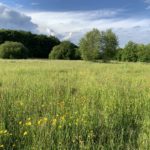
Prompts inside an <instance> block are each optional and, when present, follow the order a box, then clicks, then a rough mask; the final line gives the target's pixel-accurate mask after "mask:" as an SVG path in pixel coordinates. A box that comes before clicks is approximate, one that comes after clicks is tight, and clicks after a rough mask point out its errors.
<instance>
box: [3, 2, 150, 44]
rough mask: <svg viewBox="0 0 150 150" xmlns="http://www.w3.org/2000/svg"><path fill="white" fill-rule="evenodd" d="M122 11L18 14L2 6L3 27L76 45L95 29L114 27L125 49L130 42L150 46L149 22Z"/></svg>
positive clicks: (147, 19) (31, 12)
mask: <svg viewBox="0 0 150 150" xmlns="http://www.w3.org/2000/svg"><path fill="white" fill-rule="evenodd" d="M149 2H150V0H149ZM122 12H123V10H108V9H106V10H93V11H70V12H40V11H39V12H34V11H25V10H24V11H23V12H21V10H18V11H15V10H13V9H12V8H10V7H8V6H6V5H3V4H1V3H0V28H9V29H21V30H29V31H32V32H36V33H42V34H47V35H53V36H57V37H58V38H60V39H61V40H71V41H73V42H75V43H76V44H77V43H79V40H80V38H81V37H82V36H83V35H84V34H85V33H86V32H87V31H89V30H91V29H92V28H98V29H99V30H106V29H108V28H112V29H113V31H114V32H115V33H116V34H117V36H118V37H119V40H120V45H121V46H123V45H124V44H125V43H127V42H128V41H129V40H132V41H134V42H139V43H150V40H149V35H150V29H149V27H150V19H149V18H142V17H132V18H131V17H129V18H122V17H121V14H122Z"/></svg>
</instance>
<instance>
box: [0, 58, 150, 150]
mask: <svg viewBox="0 0 150 150" xmlns="http://www.w3.org/2000/svg"><path fill="white" fill-rule="evenodd" d="M0 104H1V105H0V149H6V150H13V149H14V150H22V149H23V150H49V149H63V150H64V149H68V150H70V149H93V150H95V149H101V150H136V149H140V150H148V149H150V142H149V141H150V65H149V64H142V63H141V64H140V63H120V64H115V63H114V64H101V63H91V62H83V61H42V60H32V61H31V60H28V61H7V60H5V61H3V60H0Z"/></svg>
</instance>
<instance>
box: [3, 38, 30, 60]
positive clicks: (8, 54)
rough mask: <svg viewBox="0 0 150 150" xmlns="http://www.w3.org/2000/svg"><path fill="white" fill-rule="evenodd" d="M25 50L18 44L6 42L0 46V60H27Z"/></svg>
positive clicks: (26, 51)
mask: <svg viewBox="0 0 150 150" xmlns="http://www.w3.org/2000/svg"><path fill="white" fill-rule="evenodd" d="M27 53H28V50H27V48H26V47H25V46H24V45H23V44H22V43H19V42H10V41H6V42H5V43H3V44H1V45H0V58H6V59H21V58H27Z"/></svg>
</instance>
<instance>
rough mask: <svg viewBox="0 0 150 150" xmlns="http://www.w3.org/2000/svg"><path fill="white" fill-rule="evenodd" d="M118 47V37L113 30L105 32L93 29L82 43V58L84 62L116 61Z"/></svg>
mask: <svg viewBox="0 0 150 150" xmlns="http://www.w3.org/2000/svg"><path fill="white" fill-rule="evenodd" d="M117 46H118V39H117V36H116V35H115V34H114V33H113V32H112V30H111V29H109V30H107V31H105V32H104V31H102V32H100V31H99V30H97V29H93V30H92V31H90V32H88V33H87V34H86V35H85V37H84V38H82V39H81V41H80V51H81V56H82V58H83V59H84V60H97V59H99V58H102V59H103V60H104V61H107V60H109V59H114V57H115V54H116V48H117Z"/></svg>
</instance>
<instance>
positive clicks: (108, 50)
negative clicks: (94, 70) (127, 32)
mask: <svg viewBox="0 0 150 150" xmlns="http://www.w3.org/2000/svg"><path fill="white" fill-rule="evenodd" d="M100 47H101V48H100V49H101V53H102V58H103V60H104V61H107V60H110V59H114V57H115V54H116V49H117V47H118V38H117V36H116V35H115V33H113V32H112V30H111V29H108V30H106V31H105V32H103V31H102V32H101V44H100Z"/></svg>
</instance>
